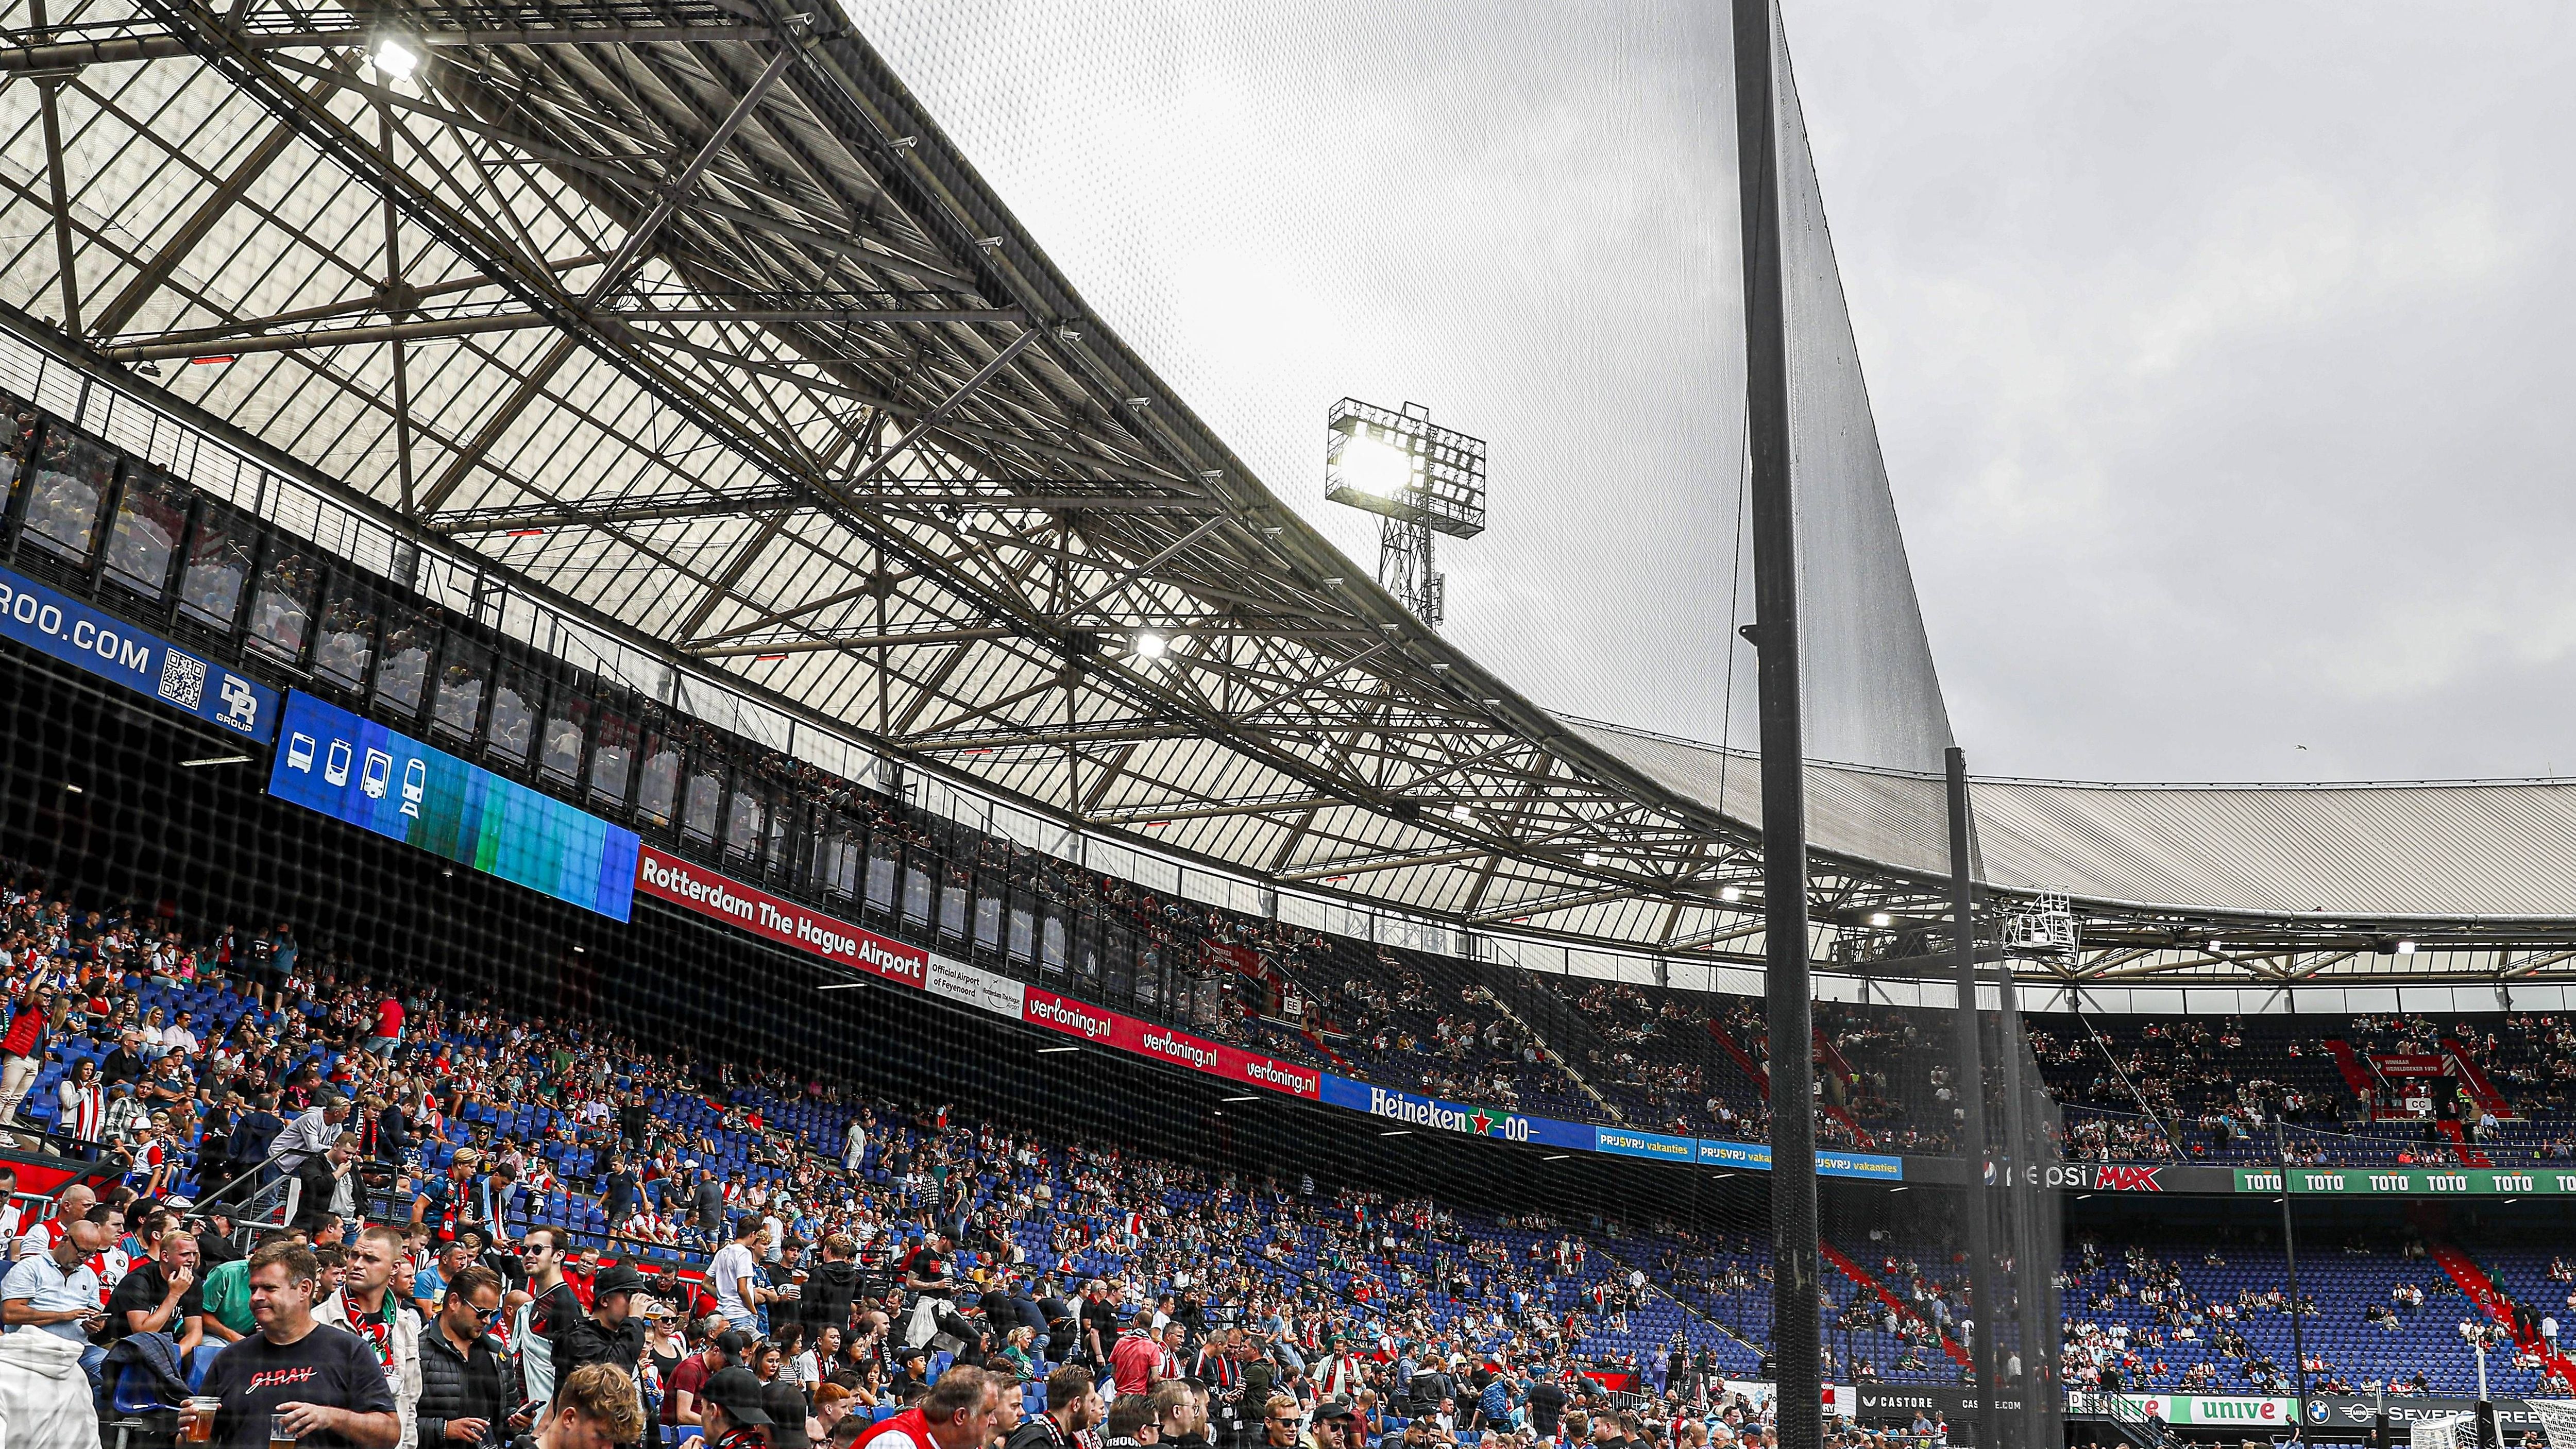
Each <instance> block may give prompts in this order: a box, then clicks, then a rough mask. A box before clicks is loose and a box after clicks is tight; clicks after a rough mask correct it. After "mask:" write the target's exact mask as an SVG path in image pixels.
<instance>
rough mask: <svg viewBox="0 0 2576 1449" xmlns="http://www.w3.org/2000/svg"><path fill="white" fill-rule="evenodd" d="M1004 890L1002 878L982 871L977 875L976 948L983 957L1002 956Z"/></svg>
mask: <svg viewBox="0 0 2576 1449" xmlns="http://www.w3.org/2000/svg"><path fill="white" fill-rule="evenodd" d="M1004 889H1005V887H1004V886H1003V884H1002V880H1001V877H999V876H996V875H991V874H987V873H984V872H980V871H979V872H977V873H976V877H975V941H974V946H975V949H976V951H978V952H979V953H981V954H983V955H987V956H999V955H1000V954H1002V895H1003V891H1004Z"/></svg>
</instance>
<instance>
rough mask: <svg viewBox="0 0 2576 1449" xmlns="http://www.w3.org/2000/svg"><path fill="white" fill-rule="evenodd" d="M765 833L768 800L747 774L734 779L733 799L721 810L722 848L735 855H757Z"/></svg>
mask: <svg viewBox="0 0 2576 1449" xmlns="http://www.w3.org/2000/svg"><path fill="white" fill-rule="evenodd" d="M768 833H769V801H768V800H767V799H766V798H764V796H763V793H762V791H761V789H760V786H759V785H758V784H756V783H754V782H753V781H752V780H751V779H750V778H749V777H748V776H745V777H744V778H743V779H741V780H738V781H736V782H735V784H734V787H733V803H732V805H731V807H730V808H729V809H727V811H726V812H725V849H726V850H727V851H728V852H730V853H731V854H732V855H733V856H734V857H735V858H736V859H738V860H745V861H753V860H758V859H759V858H760V842H761V840H762V838H763V837H765V836H766V835H768Z"/></svg>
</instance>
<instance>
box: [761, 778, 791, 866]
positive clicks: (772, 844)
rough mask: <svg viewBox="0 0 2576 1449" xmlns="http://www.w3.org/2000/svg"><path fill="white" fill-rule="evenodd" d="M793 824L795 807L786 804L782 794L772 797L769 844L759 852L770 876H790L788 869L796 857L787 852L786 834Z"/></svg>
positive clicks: (770, 803)
mask: <svg viewBox="0 0 2576 1449" xmlns="http://www.w3.org/2000/svg"><path fill="white" fill-rule="evenodd" d="M795 823H796V807H795V806H794V805H793V804H790V803H788V801H787V800H786V799H785V798H784V792H781V793H780V794H775V795H772V796H771V797H770V802H769V843H768V844H767V845H766V846H765V847H763V848H762V850H761V852H760V858H761V859H762V860H764V861H767V862H768V863H769V870H770V873H771V874H772V875H776V876H781V877H784V876H786V875H789V874H791V871H790V870H789V867H790V866H791V865H792V864H793V863H794V861H795V859H796V857H795V856H794V855H793V854H791V853H790V852H789V851H788V848H787V832H788V829H789V828H790V827H791V826H793V825H794V824H795Z"/></svg>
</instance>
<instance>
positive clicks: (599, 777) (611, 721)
mask: <svg viewBox="0 0 2576 1449" xmlns="http://www.w3.org/2000/svg"><path fill="white" fill-rule="evenodd" d="M634 775H635V724H634V722H633V721H631V720H629V719H627V718H626V716H624V715H622V714H611V713H609V712H608V711H607V710H604V709H603V710H601V711H600V712H599V738H598V739H597V740H595V741H593V742H592V744H591V748H590V793H591V797H592V798H593V799H598V800H607V801H610V802H612V803H614V804H618V805H623V804H625V803H626V787H627V785H628V783H629V782H630V781H632V780H633V778H634Z"/></svg>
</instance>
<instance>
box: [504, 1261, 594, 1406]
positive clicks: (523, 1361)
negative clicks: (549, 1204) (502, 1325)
mask: <svg viewBox="0 0 2576 1449" xmlns="http://www.w3.org/2000/svg"><path fill="white" fill-rule="evenodd" d="M567 1242H568V1239H567V1236H566V1234H565V1233H564V1230H563V1229H561V1228H557V1227H546V1226H539V1227H533V1228H530V1229H528V1231H527V1235H526V1236H525V1237H523V1238H521V1239H520V1240H519V1261H520V1263H521V1264H522V1265H524V1266H525V1267H526V1269H527V1273H528V1284H527V1288H526V1289H525V1291H526V1293H527V1295H528V1301H527V1303H526V1304H525V1305H524V1306H522V1307H521V1308H520V1310H519V1313H520V1315H522V1316H521V1317H520V1318H519V1320H518V1322H517V1323H516V1325H515V1332H514V1333H513V1334H512V1337H513V1338H514V1339H516V1340H517V1342H518V1344H519V1376H520V1379H519V1381H520V1385H521V1388H522V1389H523V1390H524V1392H525V1393H526V1396H527V1397H528V1398H529V1399H530V1400H531V1401H533V1402H535V1403H540V1404H544V1403H551V1402H553V1400H554V1396H555V1384H556V1383H557V1382H559V1381H560V1380H561V1379H562V1377H563V1376H562V1375H561V1374H559V1373H557V1372H556V1371H555V1355H556V1352H557V1351H558V1350H560V1349H561V1348H562V1347H563V1341H564V1338H565V1336H566V1335H567V1334H570V1333H571V1332H572V1329H573V1325H574V1324H576V1323H579V1322H581V1321H582V1319H583V1318H584V1317H585V1316H586V1315H585V1314H584V1313H583V1312H582V1309H581V1295H580V1294H578V1293H575V1292H574V1291H573V1287H572V1285H571V1284H570V1283H567V1282H565V1281H564V1275H563V1265H564V1248H565V1247H566V1246H567ZM512 1427H513V1428H524V1427H526V1426H524V1425H513V1426H512Z"/></svg>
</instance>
